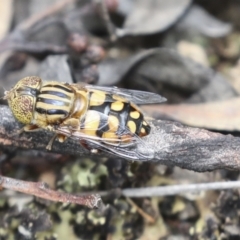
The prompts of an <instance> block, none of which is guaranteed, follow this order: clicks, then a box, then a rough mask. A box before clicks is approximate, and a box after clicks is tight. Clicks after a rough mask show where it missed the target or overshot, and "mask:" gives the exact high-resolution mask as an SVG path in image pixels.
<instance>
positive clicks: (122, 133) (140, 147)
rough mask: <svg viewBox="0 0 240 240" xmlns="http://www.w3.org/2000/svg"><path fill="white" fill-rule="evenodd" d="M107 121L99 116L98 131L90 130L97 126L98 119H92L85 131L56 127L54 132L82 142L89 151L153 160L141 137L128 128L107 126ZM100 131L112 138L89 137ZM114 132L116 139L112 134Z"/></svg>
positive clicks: (151, 152)
mask: <svg viewBox="0 0 240 240" xmlns="http://www.w3.org/2000/svg"><path fill="white" fill-rule="evenodd" d="M98 114H100V113H98ZM108 121H109V119H108V116H106V115H104V114H101V128H100V129H95V128H94V127H92V128H91V126H97V124H96V123H99V119H96V118H92V119H91V120H89V121H88V122H87V124H86V123H85V124H86V125H87V126H88V127H87V129H86V128H85V129H82V130H79V131H72V130H71V129H69V127H67V126H58V127H57V128H56V129H55V131H56V133H59V134H63V135H65V136H67V137H70V138H72V139H75V140H77V141H84V142H85V143H86V144H87V146H88V147H89V148H90V149H98V150H101V151H104V152H108V153H110V154H113V155H116V156H119V157H123V158H127V159H131V160H145V161H146V160H150V159H152V158H154V152H153V151H152V150H151V148H150V147H149V146H147V142H145V141H144V140H143V139H142V138H141V137H139V136H138V135H137V134H133V133H132V132H131V131H130V130H129V129H128V128H125V129H121V128H120V127H119V126H114V124H109V122H108ZM109 126H112V128H110V127H109ZM106 128H108V131H105V130H106ZM116 128H117V130H116ZM101 129H102V133H103V134H105V133H106V132H108V133H110V134H109V135H107V136H111V133H113V137H106V136H105V137H104V138H103V137H98V136H96V135H94V134H92V135H91V131H92V132H93V133H95V132H96V131H101ZM84 130H87V132H88V133H90V134H86V133H85V132H84ZM116 131H117V137H116V135H115V134H114V133H115V132H116Z"/></svg>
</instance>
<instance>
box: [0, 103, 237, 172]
mask: <svg viewBox="0 0 240 240" xmlns="http://www.w3.org/2000/svg"><path fill="white" fill-rule="evenodd" d="M151 124H152V130H151V133H150V135H149V136H147V137H144V138H143V143H144V144H145V146H142V145H137V146H136V148H139V150H138V151H140V150H142V151H144V148H145V147H147V148H150V149H152V150H153V151H154V152H155V157H154V159H152V160H151V161H154V162H158V163H161V164H164V165H167V166H179V167H182V168H185V169H189V170H193V171H198V172H204V171H212V170H215V169H231V170H238V171H239V170H240V138H238V137H234V136H231V135H223V134H220V133H214V132H210V131H207V130H204V129H199V128H192V127H187V126H183V125H182V124H180V123H176V122H167V121H159V120H153V121H152V122H151ZM21 128H22V125H20V124H19V123H18V122H17V121H16V120H15V119H14V117H13V115H12V113H11V111H10V109H9V108H8V107H6V106H0V146H2V149H4V148H6V147H7V146H8V147H13V146H14V147H21V148H25V149H36V150H44V151H46V146H47V144H48V142H49V140H50V139H51V137H52V135H53V133H51V132H46V131H39V132H35V133H23V134H22V135H20V136H16V135H15V136H13V134H14V133H16V132H17V131H18V130H19V129H21ZM52 152H57V153H66V154H75V155H76V154H78V155H80V156H86V157H89V155H90V153H89V151H87V150H86V149H85V148H83V147H82V146H81V145H80V144H79V142H78V141H74V140H70V139H69V140H68V141H66V142H64V143H58V142H54V144H53V148H52ZM103 155H104V156H109V155H107V154H106V153H103ZM140 161H141V160H140Z"/></svg>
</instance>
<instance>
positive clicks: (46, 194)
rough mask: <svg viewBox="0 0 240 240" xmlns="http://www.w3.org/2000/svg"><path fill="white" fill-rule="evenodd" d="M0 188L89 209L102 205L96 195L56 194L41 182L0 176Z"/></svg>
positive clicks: (56, 192)
mask: <svg viewBox="0 0 240 240" xmlns="http://www.w3.org/2000/svg"><path fill="white" fill-rule="evenodd" d="M0 187H2V188H7V189H11V190H14V191H18V192H22V193H26V194H31V195H34V196H36V197H40V198H44V199H48V200H51V201H54V202H63V203H75V204H79V205H83V206H87V207H89V208H99V207H100V206H101V205H102V204H101V197H100V196H99V195H98V194H91V195H90V194H89V195H85V196H84V195H82V196H79V195H75V194H70V193H63V192H58V191H54V190H51V189H49V187H48V185H47V184H46V183H43V182H28V181H22V180H17V179H13V178H9V177H3V176H0Z"/></svg>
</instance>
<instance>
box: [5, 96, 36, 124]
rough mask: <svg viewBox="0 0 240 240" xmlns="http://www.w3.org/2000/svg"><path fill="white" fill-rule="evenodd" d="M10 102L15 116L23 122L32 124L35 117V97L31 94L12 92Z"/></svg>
mask: <svg viewBox="0 0 240 240" xmlns="http://www.w3.org/2000/svg"><path fill="white" fill-rule="evenodd" d="M8 104H9V107H10V108H11V110H12V112H13V115H14V117H15V118H16V119H17V120H18V121H19V122H21V123H23V124H30V123H31V121H32V119H33V111H34V105H35V98H34V97H33V96H31V95H15V94H12V95H11V97H9V98H8Z"/></svg>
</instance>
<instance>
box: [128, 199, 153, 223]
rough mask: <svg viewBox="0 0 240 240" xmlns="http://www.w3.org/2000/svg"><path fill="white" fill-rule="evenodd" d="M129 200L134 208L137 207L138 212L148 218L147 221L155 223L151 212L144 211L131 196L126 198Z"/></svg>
mask: <svg viewBox="0 0 240 240" xmlns="http://www.w3.org/2000/svg"><path fill="white" fill-rule="evenodd" d="M126 200H127V202H128V203H129V204H130V205H131V206H132V207H134V208H136V210H137V212H138V213H139V214H140V215H141V216H142V217H143V218H144V219H146V221H147V222H148V223H155V219H154V218H153V217H152V216H150V215H149V214H147V213H146V212H144V211H143V210H142V209H141V208H140V207H139V206H138V205H137V204H136V203H135V202H134V201H133V200H131V199H130V198H128V197H127V198H126Z"/></svg>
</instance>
